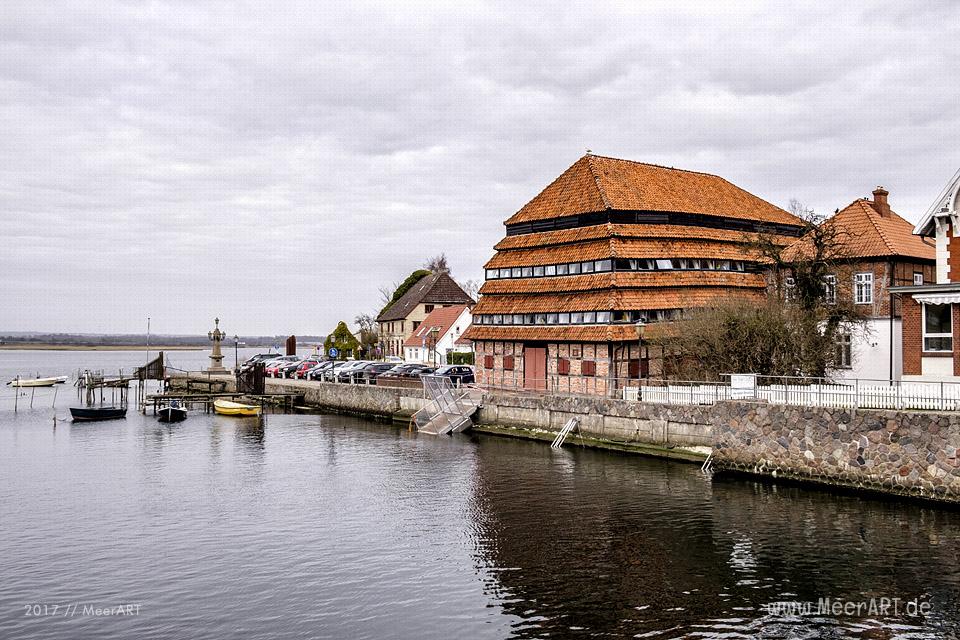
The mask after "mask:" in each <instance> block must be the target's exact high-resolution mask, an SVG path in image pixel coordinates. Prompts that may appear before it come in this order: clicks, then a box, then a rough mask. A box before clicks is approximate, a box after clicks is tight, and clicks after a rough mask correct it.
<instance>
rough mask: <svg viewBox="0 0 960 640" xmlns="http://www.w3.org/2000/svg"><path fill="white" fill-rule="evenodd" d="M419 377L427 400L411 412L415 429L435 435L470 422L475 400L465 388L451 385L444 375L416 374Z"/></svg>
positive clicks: (461, 428) (469, 424) (458, 428)
mask: <svg viewBox="0 0 960 640" xmlns="http://www.w3.org/2000/svg"><path fill="white" fill-rule="evenodd" d="M420 379H421V380H422V381H423V389H424V391H426V393H427V395H428V396H429V397H430V402H429V403H428V404H427V405H426V406H425V407H423V408H422V409H420V410H419V411H417V412H416V413H414V414H413V419H412V420H413V424H415V425H416V426H417V431H422V432H423V433H432V434H434V435H438V436H439V435H443V434H445V433H457V432H460V431H464V430H466V429H469V428H470V427H472V426H473V420H472V419H471V416H472V415H473V414H474V413H475V412H476V410H477V404H476V403H475V402H474V401H473V400H472V399H471V398H470V392H469V391H467V390H466V389H464V388H462V387H461V388H457V387H454V386H453V383H452V382H451V381H450V378H447V377H446V376H420Z"/></svg>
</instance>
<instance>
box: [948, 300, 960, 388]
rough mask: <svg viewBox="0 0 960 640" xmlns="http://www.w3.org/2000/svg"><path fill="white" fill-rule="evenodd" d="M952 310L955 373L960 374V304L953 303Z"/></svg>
mask: <svg viewBox="0 0 960 640" xmlns="http://www.w3.org/2000/svg"><path fill="white" fill-rule="evenodd" d="M950 312H951V313H952V314H953V375H955V376H960V354H958V353H957V347H958V346H960V304H955V305H951V306H950Z"/></svg>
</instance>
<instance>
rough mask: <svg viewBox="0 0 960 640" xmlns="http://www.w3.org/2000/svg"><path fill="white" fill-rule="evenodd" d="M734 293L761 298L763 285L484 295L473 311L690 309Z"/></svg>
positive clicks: (475, 312)
mask: <svg viewBox="0 0 960 640" xmlns="http://www.w3.org/2000/svg"><path fill="white" fill-rule="evenodd" d="M733 297H748V298H757V299H759V298H762V297H763V290H762V289H753V288H742V289H736V290H735V291H731V290H730V289H729V288H726V287H717V288H707V287H657V288H652V289H608V290H605V291H585V292H581V293H577V294H576V295H571V294H537V295H532V294H519V295H493V296H489V295H488V296H483V297H482V298H481V299H480V302H478V303H477V306H476V307H474V309H473V314H474V315H478V314H490V313H495V314H502V313H550V312H554V311H612V310H616V309H622V310H635V309H689V308H695V307H704V306H707V305H710V304H714V303H716V302H719V301H722V300H729V299H731V298H733Z"/></svg>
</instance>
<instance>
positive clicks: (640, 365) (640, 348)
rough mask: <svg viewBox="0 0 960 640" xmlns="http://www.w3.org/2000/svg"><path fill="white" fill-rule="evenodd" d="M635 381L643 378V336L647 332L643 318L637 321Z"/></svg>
mask: <svg viewBox="0 0 960 640" xmlns="http://www.w3.org/2000/svg"><path fill="white" fill-rule="evenodd" d="M635 326H636V329H637V380H639V379H640V378H642V377H643V334H644V332H645V331H646V330H647V323H646V322H644V321H643V318H640V319H639V320H637V324H636V325H635Z"/></svg>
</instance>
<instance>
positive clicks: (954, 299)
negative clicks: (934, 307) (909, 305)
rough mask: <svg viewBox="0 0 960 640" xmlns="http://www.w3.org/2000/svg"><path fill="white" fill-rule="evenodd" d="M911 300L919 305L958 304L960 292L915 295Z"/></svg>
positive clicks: (959, 302)
mask: <svg viewBox="0 0 960 640" xmlns="http://www.w3.org/2000/svg"><path fill="white" fill-rule="evenodd" d="M913 299H914V300H916V301H917V302H919V303H920V304H960V291H958V292H957V293H915V294H913Z"/></svg>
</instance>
